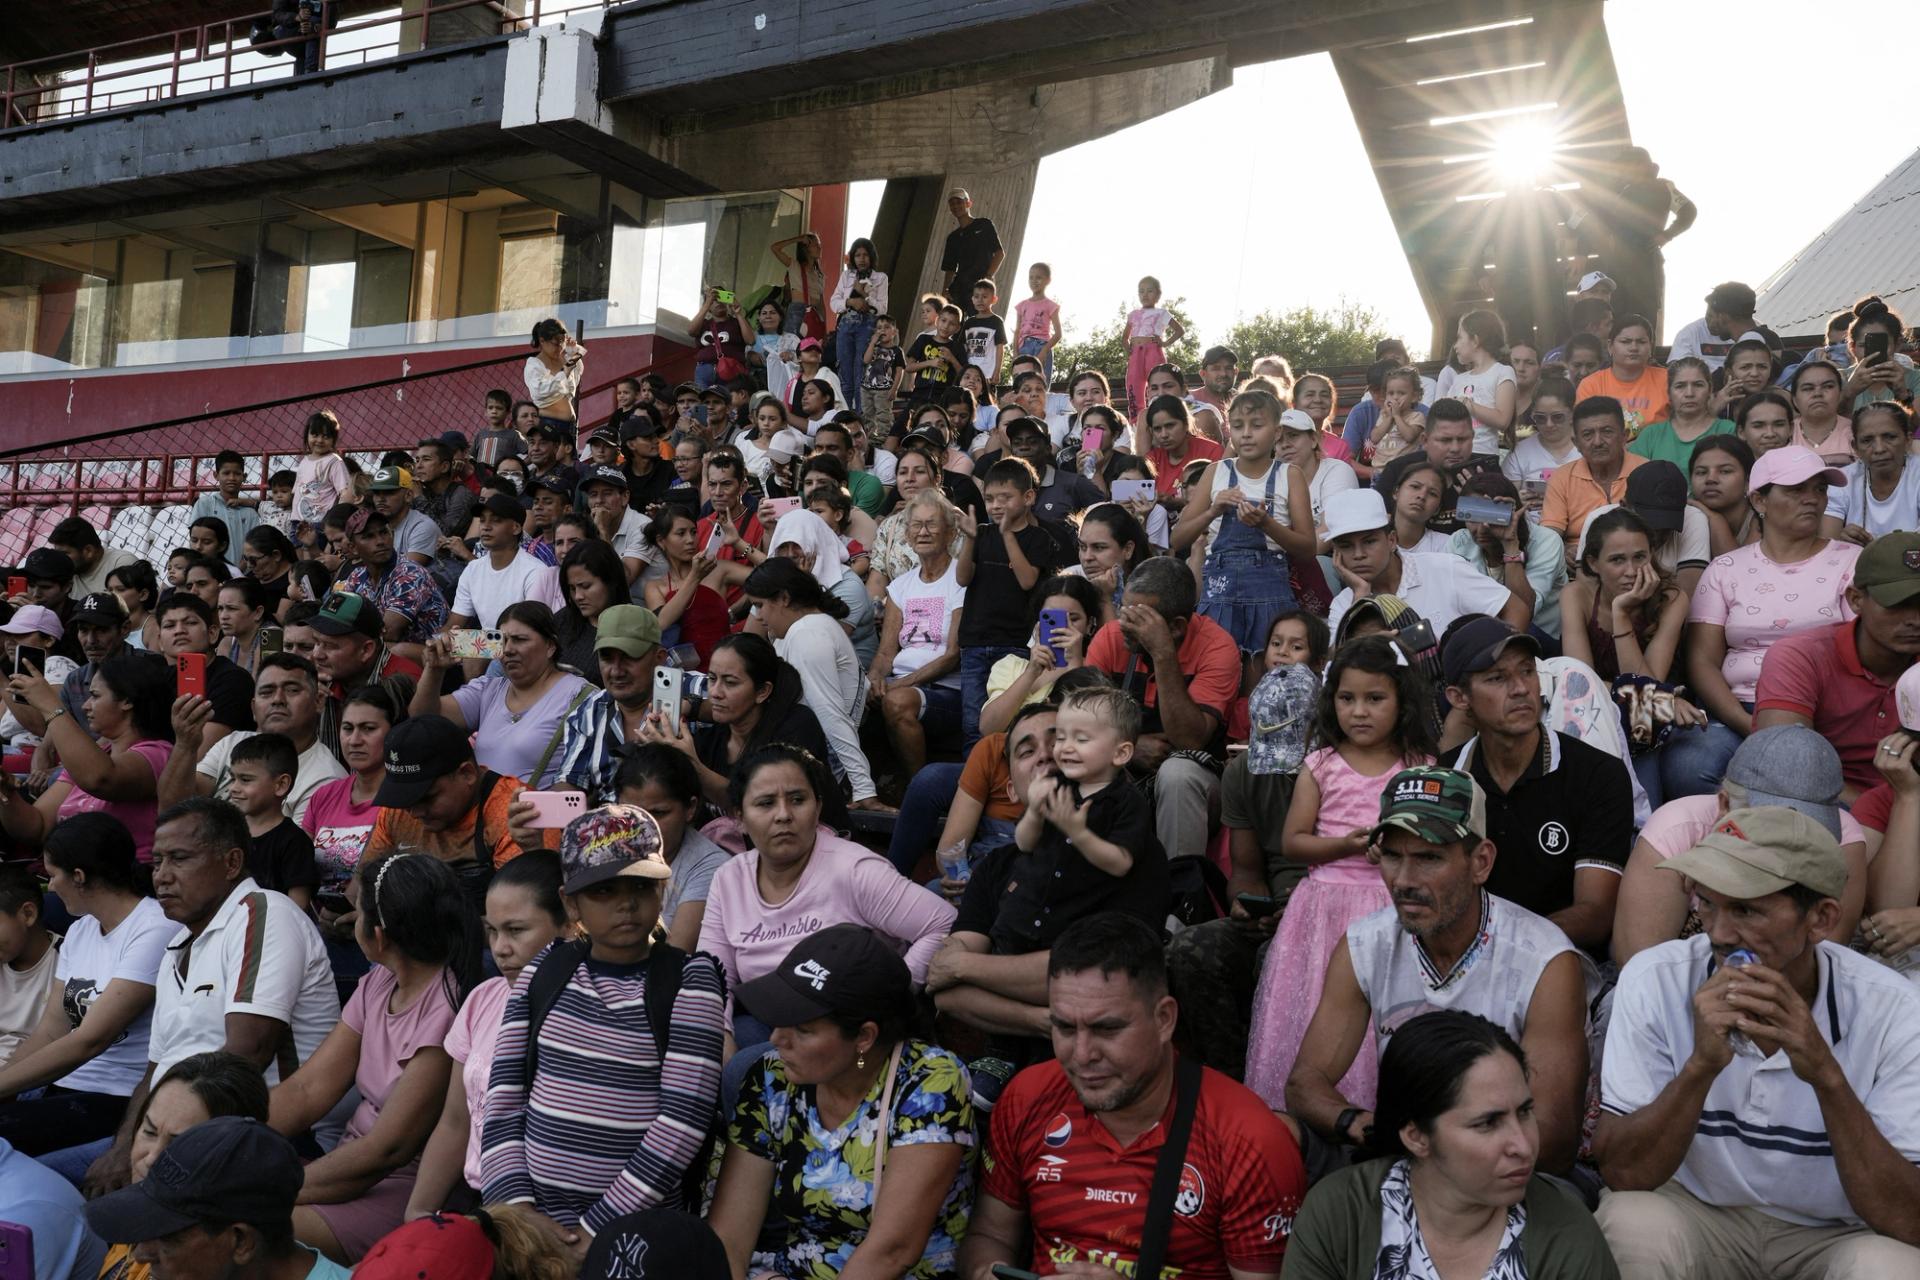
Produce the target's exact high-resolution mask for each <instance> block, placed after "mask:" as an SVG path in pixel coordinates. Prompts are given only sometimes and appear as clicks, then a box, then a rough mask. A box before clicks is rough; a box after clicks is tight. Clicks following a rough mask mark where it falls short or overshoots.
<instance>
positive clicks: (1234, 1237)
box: [984, 1062, 1307, 1280]
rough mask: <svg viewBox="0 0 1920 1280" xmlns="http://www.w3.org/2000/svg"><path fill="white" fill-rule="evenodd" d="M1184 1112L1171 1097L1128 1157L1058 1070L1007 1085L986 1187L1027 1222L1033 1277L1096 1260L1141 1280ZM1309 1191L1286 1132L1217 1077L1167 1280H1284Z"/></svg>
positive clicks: (1203, 1095) (1200, 1128) (1203, 1109)
mask: <svg viewBox="0 0 1920 1280" xmlns="http://www.w3.org/2000/svg"><path fill="white" fill-rule="evenodd" d="M1173 1104H1174V1098H1173V1097H1172V1096H1171V1094H1170V1095H1169V1096H1168V1098H1167V1110H1166V1114H1165V1115H1163V1116H1162V1117H1161V1118H1160V1123H1159V1124H1157V1125H1155V1126H1154V1127H1153V1128H1152V1129H1149V1130H1148V1131H1147V1132H1146V1133H1144V1134H1142V1135H1140V1137H1138V1138H1136V1139H1135V1140H1134V1142H1133V1144H1132V1145H1131V1146H1129V1147H1127V1148H1125V1149H1124V1150H1123V1149H1122V1148H1121V1147H1120V1145H1119V1144H1118V1143H1117V1142H1116V1141H1115V1140H1114V1138H1113V1135H1112V1134H1110V1133H1108V1132H1107V1129H1106V1126H1105V1125H1104V1124H1102V1123H1101V1121H1100V1118H1099V1117H1098V1116H1096V1115H1094V1114H1093V1113H1092V1112H1090V1111H1088V1110H1087V1109H1086V1107H1085V1106H1083V1105H1082V1104H1081V1102H1080V1098H1079V1096H1078V1095H1077V1094H1075V1093H1074V1091H1073V1086H1072V1085H1071V1084H1070V1083H1068V1081H1067V1076H1066V1072H1064V1071H1063V1070H1061V1068H1060V1064H1059V1063H1058V1062H1044V1063H1041V1064H1039V1065H1037V1066H1033V1067H1029V1068H1028V1069H1027V1070H1025V1071H1022V1072H1021V1073H1020V1074H1019V1075H1018V1076H1015V1077H1014V1079H1013V1081H1012V1082H1011V1083H1010V1084H1008V1085H1007V1088H1006V1091H1005V1092H1004V1093H1002V1094H1001V1095H1000V1101H999V1103H998V1104H997V1105H996V1106H995V1107H994V1109H993V1123H992V1129H991V1132H990V1134H989V1137H988V1142H987V1153H986V1159H985V1163H984V1168H985V1171H986V1181H985V1184H984V1185H985V1187H986V1190H987V1191H988V1192H990V1193H991V1194H993V1195H994V1196H996V1197H998V1198H999V1199H1000V1200H1001V1201H1003V1202H1004V1203H1006V1204H1008V1205H1010V1206H1012V1207H1013V1208H1015V1209H1019V1210H1021V1211H1022V1212H1024V1213H1025V1214H1026V1215H1027V1221H1028V1223H1029V1224H1030V1225H1031V1227H1032V1229H1033V1259H1032V1261H1031V1262H1030V1263H1029V1264H1028V1266H1027V1269H1028V1270H1030V1271H1033V1272H1035V1273H1037V1274H1039V1275H1053V1274H1054V1273H1055V1270H1056V1267H1057V1266H1058V1264H1061V1263H1066V1262H1073V1261H1077V1260H1081V1259H1090V1260H1092V1261H1095V1262H1098V1263H1101V1264H1102V1265H1105V1266H1109V1267H1113V1268H1115V1269H1116V1270H1120V1271H1122V1272H1123V1274H1129V1275H1130V1274H1132V1270H1131V1266H1132V1264H1133V1263H1134V1262H1135V1261H1136V1260H1137V1259H1138V1257H1139V1253H1140V1226H1141V1223H1142V1221H1143V1220H1144V1218H1145V1216H1146V1211H1147V1199H1148V1197H1149V1195H1150V1194H1151V1192H1152V1190H1153V1168H1154V1164H1155V1162H1156V1161H1158V1159H1159V1157H1160V1148H1161V1146H1162V1144H1163V1143H1164V1142H1165V1141H1166V1130H1167V1126H1168V1125H1169V1124H1171V1123H1172V1120H1173ZM1306 1190H1307V1174H1306V1168H1305V1166H1303V1165H1302V1164H1301V1162H1300V1149H1299V1147H1298V1146H1296V1145H1295V1143H1294V1140H1293V1135H1292V1133H1290V1132H1289V1131H1288V1129H1287V1127H1286V1125H1285V1124H1283V1123H1282V1122H1281V1121H1280V1119H1279V1118H1278V1117H1277V1116H1275V1115H1274V1114H1273V1112H1272V1111H1270V1110H1268V1108H1267V1104H1266V1103H1264V1102H1262V1101H1261V1100H1260V1098H1259V1097H1258V1096H1256V1095H1255V1094H1254V1093H1253V1091H1252V1090H1250V1089H1248V1088H1247V1087H1246V1086H1244V1085H1242V1084H1239V1083H1237V1082H1235V1081H1233V1080H1231V1079H1229V1078H1228V1077H1226V1076H1223V1075H1221V1074H1220V1073H1219V1072H1217V1071H1211V1070H1209V1071H1206V1072H1205V1073H1204V1074H1203V1075H1202V1077H1201V1084H1200V1103H1199V1107H1198V1109H1197V1110H1196V1111H1195V1113H1194V1118H1193V1134H1192V1136H1191V1137H1190V1138H1189V1139H1188V1141H1187V1158H1186V1167H1185V1168H1184V1169H1183V1170H1182V1172H1181V1177H1180V1194H1179V1196H1178V1197H1177V1198H1176V1200H1175V1202H1174V1215H1173V1229H1172V1231H1171V1232H1170V1234H1169V1236H1168V1239H1167V1255H1166V1263H1165V1268H1166V1271H1167V1272H1168V1273H1169V1274H1178V1275H1179V1277H1180V1280H1227V1268H1228V1267H1230V1266H1231V1267H1234V1268H1237V1269H1239V1270H1241V1271H1251V1272H1256V1273H1265V1274H1273V1273H1277V1272H1278V1271H1279V1270H1280V1262H1281V1259H1282V1258H1283V1257H1284V1256H1285V1254H1286V1251H1287V1236H1288V1233H1289V1232H1290V1231H1291V1230H1292V1229H1293V1217H1294V1214H1295V1213H1297V1212H1298V1211H1299V1209H1300V1200H1301V1197H1302V1196H1304V1195H1305V1194H1306Z"/></svg>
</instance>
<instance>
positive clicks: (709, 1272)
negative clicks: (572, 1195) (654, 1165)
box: [580, 1209, 733, 1280]
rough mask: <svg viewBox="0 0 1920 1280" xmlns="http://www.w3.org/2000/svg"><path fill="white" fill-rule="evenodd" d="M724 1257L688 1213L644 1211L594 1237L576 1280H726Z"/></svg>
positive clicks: (615, 1222) (723, 1251) (710, 1233)
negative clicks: (670, 1279)
mask: <svg viewBox="0 0 1920 1280" xmlns="http://www.w3.org/2000/svg"><path fill="white" fill-rule="evenodd" d="M732 1274H733V1272H732V1270H731V1268H729V1267H728V1265H727V1251H726V1249H725V1247H724V1246H722V1245H721V1243H720V1237H719V1236H717V1235H715V1234H714V1233H713V1228H712V1227H710V1226H708V1225H707V1224H706V1223H704V1222H702V1221H701V1220H700V1219H699V1218H696V1217H694V1216H693V1215H692V1214H690V1213H675V1212H674V1211H673V1210H671V1209H647V1210H644V1211H642V1212H640V1213H630V1214H628V1215H627V1216H626V1217H624V1218H615V1219H614V1220H613V1221H612V1222H609V1223H608V1224H607V1225H606V1226H605V1227H604V1228H602V1229H601V1230H600V1232H599V1233H598V1234H596V1235H595V1236H594V1237H593V1245H592V1247H591V1248H589V1249H588V1250H587V1260H586V1262H585V1263H584V1264H583V1265H582V1266H581V1268H580V1280H653V1278H654V1277H656V1276H657V1277H659V1280H667V1278H668V1277H672V1280H728V1278H729V1277H730V1276H732Z"/></svg>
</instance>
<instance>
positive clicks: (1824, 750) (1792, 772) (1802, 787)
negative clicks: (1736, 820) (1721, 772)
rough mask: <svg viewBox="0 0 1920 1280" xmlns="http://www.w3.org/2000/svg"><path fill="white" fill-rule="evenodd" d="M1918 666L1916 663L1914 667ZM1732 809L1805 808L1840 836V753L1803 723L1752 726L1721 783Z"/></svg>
mask: <svg viewBox="0 0 1920 1280" xmlns="http://www.w3.org/2000/svg"><path fill="white" fill-rule="evenodd" d="M1915 669H1916V670H1920V668H1915ZM1727 784H1731V785H1732V786H1734V787H1736V788H1737V789H1738V790H1737V791H1733V792H1729V793H1728V796H1727V798H1728V799H1729V800H1730V801H1731V802H1732V807H1733V808H1736V809H1760V808H1776V807H1777V808H1782V809H1793V810H1796V811H1797V812H1800V813H1804V814H1806V815H1807V816H1808V817H1809V818H1812V819H1813V820H1814V821H1815V822H1818V823H1819V824H1820V825H1821V826H1823V827H1825V828H1826V829H1827V830H1828V831H1829V832H1831V833H1832V835H1833V838H1834V839H1836V840H1838V839H1839V838H1840V789H1841V788H1842V787H1844V786H1845V785H1846V778H1845V777H1844V776H1842V774H1841V771H1840V753H1839V752H1837V751H1835V750H1834V749H1833V744H1832V743H1830V742H1828V741H1827V740H1826V739H1825V738H1823V737H1821V736H1820V735H1819V734H1817V733H1815V732H1814V731H1813V730H1812V729H1810V728H1808V727H1807V726H1806V725H1803V724H1776V725H1774V726H1772V727H1771V728H1767V729H1756V730H1755V731H1754V732H1753V733H1751V734H1749V735H1748V736H1747V738H1746V739H1745V740H1744V741H1742V742H1741V744H1740V746H1739V749H1738V750H1736V751H1735V752H1734V753H1733V758H1732V759H1731V760H1729V761H1728V762H1727V773H1726V777H1725V779H1724V781H1723V783H1722V785H1727Z"/></svg>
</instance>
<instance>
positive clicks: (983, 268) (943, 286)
mask: <svg viewBox="0 0 1920 1280" xmlns="http://www.w3.org/2000/svg"><path fill="white" fill-rule="evenodd" d="M947 211H948V212H949V213H951V214H952V215H953V220H954V221H955V222H957V223H959V224H960V225H959V226H957V227H955V228H954V229H953V230H952V231H949V232H948V233H947V247H946V249H945V250H944V251H943V252H942V253H941V255H940V292H941V293H944V294H946V295H947V296H948V297H949V298H951V297H952V296H953V282H954V281H955V280H964V281H966V282H967V283H969V284H971V283H973V282H974V281H977V280H992V279H993V278H994V273H995V272H997V271H998V270H1000V264H1001V263H1002V262H1005V261H1006V260H1007V251H1006V249H1005V248H1004V247H1003V246H1002V245H1001V243H1000V233H999V232H998V231H996V230H995V229H994V226H993V222H992V220H991V219H988V218H976V217H974V216H973V197H972V196H970V195H968V194H967V189H966V188H965V187H955V188H954V189H953V190H951V191H949V192H947Z"/></svg>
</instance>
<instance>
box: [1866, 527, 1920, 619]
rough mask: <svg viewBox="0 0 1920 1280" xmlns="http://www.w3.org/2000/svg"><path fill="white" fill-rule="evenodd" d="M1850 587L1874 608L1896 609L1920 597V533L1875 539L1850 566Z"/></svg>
mask: <svg viewBox="0 0 1920 1280" xmlns="http://www.w3.org/2000/svg"><path fill="white" fill-rule="evenodd" d="M1853 585H1854V586H1856V587H1858V588H1860V589H1861V590H1862V591H1864V592H1866V593H1867V594H1868V595H1870V596H1872V597H1873V601H1874V603H1875V604H1877V605H1880V606H1881V607H1883V608H1887V609H1898V608H1899V607H1900V606H1901V605H1903V604H1911V603H1912V602H1913V598H1914V597H1915V596H1920V533H1889V534H1887V535H1886V536H1885V537H1881V538H1875V539H1874V540H1873V541H1872V542H1870V543H1868V544H1867V549H1866V550H1865V551H1862V552H1861V553H1860V558H1859V559H1858V560H1856V561H1854V562H1853Z"/></svg>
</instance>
